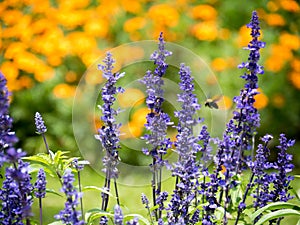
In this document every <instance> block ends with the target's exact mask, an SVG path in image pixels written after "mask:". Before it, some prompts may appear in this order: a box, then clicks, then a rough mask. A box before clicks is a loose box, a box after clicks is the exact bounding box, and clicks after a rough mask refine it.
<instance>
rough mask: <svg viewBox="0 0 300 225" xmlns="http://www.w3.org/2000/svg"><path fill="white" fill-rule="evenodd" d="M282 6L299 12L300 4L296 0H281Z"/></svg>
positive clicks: (287, 9)
mask: <svg viewBox="0 0 300 225" xmlns="http://www.w3.org/2000/svg"><path fill="white" fill-rule="evenodd" d="M280 5H281V7H282V8H283V9H284V10H286V11H290V12H299V11H300V6H299V4H298V3H297V2H296V1H294V0H280Z"/></svg>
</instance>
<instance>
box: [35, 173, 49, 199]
mask: <svg viewBox="0 0 300 225" xmlns="http://www.w3.org/2000/svg"><path fill="white" fill-rule="evenodd" d="M46 184H47V180H46V174H45V171H44V170H43V169H40V170H39V172H38V175H37V180H36V182H35V184H34V188H35V192H34V195H35V197H37V198H45V195H46Z"/></svg>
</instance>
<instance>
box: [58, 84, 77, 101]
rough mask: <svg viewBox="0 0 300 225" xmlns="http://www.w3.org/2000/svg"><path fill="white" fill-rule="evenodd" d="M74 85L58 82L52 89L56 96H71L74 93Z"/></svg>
mask: <svg viewBox="0 0 300 225" xmlns="http://www.w3.org/2000/svg"><path fill="white" fill-rule="evenodd" d="M75 90H76V87H75V86H71V85H68V84H58V85H56V86H55V87H54V89H53V94H54V96H55V97H56V98H71V97H73V96H74V94H75Z"/></svg>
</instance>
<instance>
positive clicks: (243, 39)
mask: <svg viewBox="0 0 300 225" xmlns="http://www.w3.org/2000/svg"><path fill="white" fill-rule="evenodd" d="M251 39H252V38H251V35H250V31H249V29H248V28H247V27H246V26H242V27H241V28H240V30H239V35H238V37H237V44H238V46H239V47H245V46H247V45H248V43H249V42H250V41H251Z"/></svg>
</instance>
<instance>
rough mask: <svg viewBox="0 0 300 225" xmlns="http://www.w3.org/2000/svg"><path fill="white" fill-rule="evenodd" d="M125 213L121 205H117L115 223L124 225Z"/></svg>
mask: <svg viewBox="0 0 300 225" xmlns="http://www.w3.org/2000/svg"><path fill="white" fill-rule="evenodd" d="M123 218H124V216H123V213H122V210H121V208H120V206H119V205H116V206H115V214H114V222H115V225H123Z"/></svg>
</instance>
